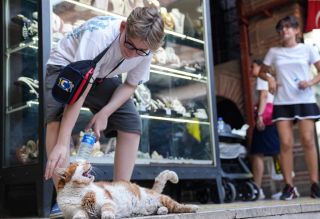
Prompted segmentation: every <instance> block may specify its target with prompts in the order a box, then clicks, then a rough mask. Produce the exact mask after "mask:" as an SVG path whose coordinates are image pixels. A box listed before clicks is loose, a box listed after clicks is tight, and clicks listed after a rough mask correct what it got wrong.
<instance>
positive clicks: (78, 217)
mask: <svg viewBox="0 0 320 219" xmlns="http://www.w3.org/2000/svg"><path fill="white" fill-rule="evenodd" d="M72 219H88V217H86V216H84V215H76V216H74V217H73V218H72Z"/></svg>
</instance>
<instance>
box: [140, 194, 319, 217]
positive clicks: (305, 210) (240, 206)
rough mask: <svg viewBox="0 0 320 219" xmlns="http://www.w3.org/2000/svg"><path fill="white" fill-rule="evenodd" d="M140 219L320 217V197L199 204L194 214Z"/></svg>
mask: <svg viewBox="0 0 320 219" xmlns="http://www.w3.org/2000/svg"><path fill="white" fill-rule="evenodd" d="M138 218H139V219H157V218H161V219H205V218H206V219H207V218H214V219H220V218H221V219H238V218H239V219H240V218H259V219H260V218H261V219H320V199H311V198H298V199H294V200H293V201H280V200H264V201H256V202H235V203H231V204H215V205H213V204H206V205H199V210H198V212H197V213H194V214H168V215H161V216H158V215H156V216H148V217H138ZM138 218H135V219H138Z"/></svg>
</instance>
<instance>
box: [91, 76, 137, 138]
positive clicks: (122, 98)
mask: <svg viewBox="0 0 320 219" xmlns="http://www.w3.org/2000/svg"><path fill="white" fill-rule="evenodd" d="M136 88H137V85H132V84H130V83H129V82H128V81H127V80H126V81H125V82H124V83H123V84H121V85H120V86H119V87H118V88H117V89H116V90H115V91H114V93H113V94H112V97H111V99H110V101H109V103H108V104H107V105H106V106H105V107H103V108H102V109H101V110H100V111H99V112H98V113H97V114H96V115H94V117H93V118H92V119H91V121H90V122H89V124H88V126H87V127H86V129H85V130H87V129H89V128H90V127H91V126H92V125H94V132H95V134H96V137H97V138H96V141H98V140H99V138H100V131H103V130H105V129H106V128H107V125H108V118H109V116H110V115H111V114H112V113H113V112H115V111H116V110H117V109H118V108H119V107H120V106H122V105H123V104H124V103H125V102H126V101H127V100H129V98H130V97H131V96H132V95H133V93H134V91H135V90H136Z"/></svg>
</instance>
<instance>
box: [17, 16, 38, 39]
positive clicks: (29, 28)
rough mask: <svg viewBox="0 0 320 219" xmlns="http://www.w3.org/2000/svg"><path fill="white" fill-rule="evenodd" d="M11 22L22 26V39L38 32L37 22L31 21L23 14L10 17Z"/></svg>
mask: <svg viewBox="0 0 320 219" xmlns="http://www.w3.org/2000/svg"><path fill="white" fill-rule="evenodd" d="M11 20H12V22H14V23H16V24H18V25H21V26H22V30H21V31H22V37H23V39H24V40H26V39H29V38H31V37H32V36H35V35H37V34H38V22H37V21H31V20H30V19H29V18H27V17H25V16H24V15H23V14H18V15H16V16H15V17H12V18H11Z"/></svg>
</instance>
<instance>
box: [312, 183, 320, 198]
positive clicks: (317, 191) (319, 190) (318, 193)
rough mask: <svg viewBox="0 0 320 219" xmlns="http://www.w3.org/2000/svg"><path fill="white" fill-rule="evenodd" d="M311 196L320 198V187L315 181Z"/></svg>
mask: <svg viewBox="0 0 320 219" xmlns="http://www.w3.org/2000/svg"><path fill="white" fill-rule="evenodd" d="M310 197H311V198H320V187H319V185H318V184H317V183H313V184H312V186H311V189H310Z"/></svg>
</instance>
